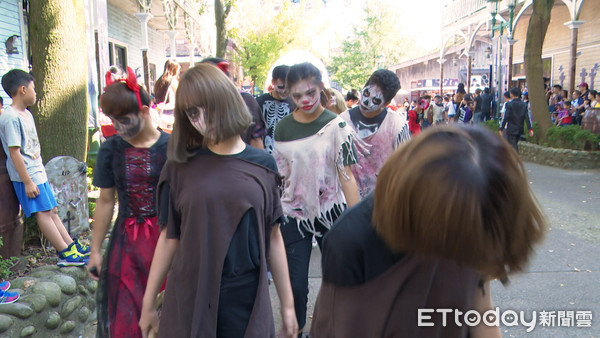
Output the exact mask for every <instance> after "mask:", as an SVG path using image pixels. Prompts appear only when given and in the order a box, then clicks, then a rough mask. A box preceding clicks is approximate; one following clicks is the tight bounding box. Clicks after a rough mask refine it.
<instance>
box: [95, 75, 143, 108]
mask: <svg viewBox="0 0 600 338" xmlns="http://www.w3.org/2000/svg"><path fill="white" fill-rule="evenodd" d="M112 74H113V73H112V72H111V71H110V70H109V71H108V72H106V75H105V76H104V78H105V80H106V87H108V86H110V85H111V84H113V83H115V82H122V83H125V85H127V88H129V89H131V90H132V91H133V92H134V93H135V97H136V98H137V102H138V107H139V108H140V110H142V98H141V97H140V85H138V83H137V76H135V73H134V72H133V69H131V67H127V77H126V78H121V79H117V80H113V77H112ZM104 90H106V88H105V89H104Z"/></svg>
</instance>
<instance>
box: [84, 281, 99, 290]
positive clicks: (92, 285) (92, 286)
mask: <svg viewBox="0 0 600 338" xmlns="http://www.w3.org/2000/svg"><path fill="white" fill-rule="evenodd" d="M87 289H88V290H90V292H91V293H95V292H96V290H98V281H96V280H93V279H90V280H88V281H87Z"/></svg>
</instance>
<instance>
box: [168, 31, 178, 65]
mask: <svg viewBox="0 0 600 338" xmlns="http://www.w3.org/2000/svg"><path fill="white" fill-rule="evenodd" d="M167 35H168V36H169V43H170V47H169V49H170V50H171V56H170V57H171V59H176V58H177V41H176V40H175V37H176V36H177V31H175V30H171V31H167Z"/></svg>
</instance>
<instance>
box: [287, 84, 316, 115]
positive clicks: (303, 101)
mask: <svg viewBox="0 0 600 338" xmlns="http://www.w3.org/2000/svg"><path fill="white" fill-rule="evenodd" d="M321 90H323V88H322V87H321V86H320V85H318V84H317V83H315V81H314V80H313V79H312V78H311V79H304V80H301V81H299V82H297V83H296V84H294V85H293V86H292V88H291V93H292V99H293V100H294V103H296V106H297V107H298V109H300V110H302V111H303V112H305V113H306V114H312V113H314V112H315V110H316V109H317V107H318V106H319V104H320V98H321Z"/></svg>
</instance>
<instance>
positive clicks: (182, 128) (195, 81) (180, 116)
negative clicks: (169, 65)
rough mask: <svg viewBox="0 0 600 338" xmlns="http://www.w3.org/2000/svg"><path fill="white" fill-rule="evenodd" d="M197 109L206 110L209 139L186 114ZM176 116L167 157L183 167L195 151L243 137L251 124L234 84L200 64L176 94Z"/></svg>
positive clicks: (184, 80) (223, 74) (181, 82)
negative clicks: (193, 124) (229, 139)
mask: <svg viewBox="0 0 600 338" xmlns="http://www.w3.org/2000/svg"><path fill="white" fill-rule="evenodd" d="M195 107H201V108H204V111H205V116H204V118H205V122H206V130H207V132H206V135H201V134H200V133H199V132H198V131H197V130H196V129H195V128H194V127H193V126H192V124H191V123H190V120H189V119H188V117H187V115H186V113H185V112H186V110H188V109H193V108H195ZM174 115H175V123H174V124H173V133H172V135H171V139H170V141H169V147H168V150H167V155H168V158H169V160H172V161H175V162H180V163H182V162H187V160H188V159H189V158H191V157H193V156H194V150H195V149H198V148H200V147H202V148H206V147H207V146H208V145H209V144H215V143H219V142H221V141H224V140H226V139H228V138H231V137H233V136H236V135H240V134H241V133H243V132H244V131H245V130H246V129H247V128H248V126H250V123H252V116H251V115H250V113H249V112H248V108H247V107H246V104H245V103H244V100H243V99H242V96H241V95H240V93H239V92H238V90H237V88H236V87H235V85H234V84H233V82H231V80H230V79H229V78H228V77H227V76H226V75H225V73H223V72H222V71H221V70H220V69H219V68H217V67H216V66H214V65H213V64H210V63H200V64H199V65H197V66H195V67H193V68H191V69H189V70H188V71H187V72H185V75H184V76H183V78H182V79H181V81H180V82H179V87H178V88H177V93H176V94H175V112H174Z"/></svg>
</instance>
